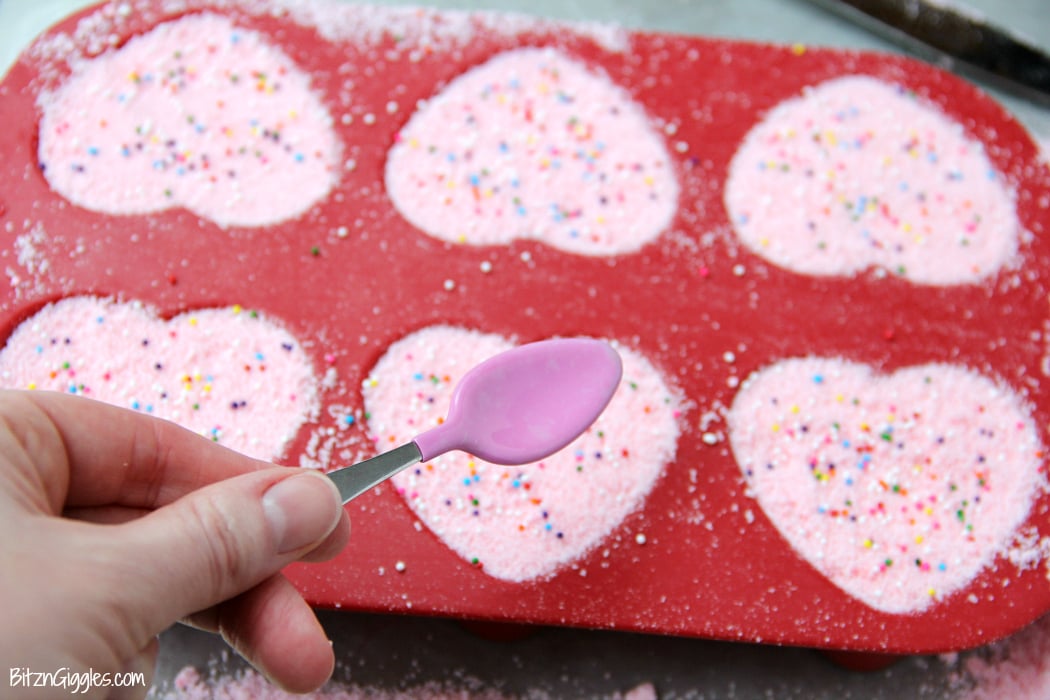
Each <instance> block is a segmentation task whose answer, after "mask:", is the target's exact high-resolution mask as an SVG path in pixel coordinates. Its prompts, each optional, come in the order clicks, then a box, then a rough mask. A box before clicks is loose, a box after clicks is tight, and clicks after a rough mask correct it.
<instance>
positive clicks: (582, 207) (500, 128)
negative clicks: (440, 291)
mask: <svg viewBox="0 0 1050 700" xmlns="http://www.w3.org/2000/svg"><path fill="white" fill-rule="evenodd" d="M386 185H387V190H388V192H389V194H390V197H391V199H392V201H393V202H394V204H395V206H396V207H397V208H398V210H399V211H400V212H401V213H402V215H404V216H405V218H407V219H408V220H409V221H410V222H412V223H413V224H414V225H415V226H417V227H419V228H420V229H422V230H423V231H424V232H426V233H428V234H430V235H432V236H436V237H438V238H441V239H444V240H448V241H454V242H458V243H468V244H482V245H490V244H499V243H507V242H509V241H511V240H512V239H516V238H529V239H536V240H539V241H542V242H544V243H546V244H548V245H551V246H554V247H556V248H559V249H561V250H566V251H570V252H574V253H579V254H583V255H614V254H617V253H624V252H630V251H633V250H637V249H638V248H641V247H642V246H644V245H645V244H646V243H648V242H649V241H651V240H653V239H654V238H656V237H657V236H658V235H660V233H661V232H663V231H664V230H665V229H666V228H667V227H668V225H669V224H670V221H671V219H672V217H673V216H674V213H675V209H676V206H677V204H678V191H679V187H678V183H677V180H676V179H675V175H674V172H673V168H672V165H671V162H670V158H669V156H668V154H667V150H666V148H665V147H664V144H663V141H662V140H661V139H660V137H659V136H658V135H657V134H656V133H655V131H654V130H653V129H652V127H651V126H650V124H649V120H648V118H647V116H646V114H645V112H644V111H643V110H642V108H641V107H640V106H639V105H637V104H636V103H635V102H634V101H633V100H632V99H631V97H630V95H628V94H627V92H626V91H624V90H623V89H622V88H620V87H618V86H616V85H615V84H613V83H612V82H611V81H610V80H609V78H608V77H607V76H604V75H601V74H599V73H596V72H593V71H591V70H589V69H588V68H587V67H586V66H584V65H582V64H581V63H579V62H578V61H576V60H574V59H572V58H569V57H568V56H566V55H564V54H563V53H561V52H559V51H557V50H555V49H550V48H546V49H519V50H515V51H508V52H506V53H504V54H501V55H498V56H496V57H495V58H493V59H492V60H490V61H489V62H488V63H485V64H484V65H482V66H479V67H478V68H474V69H472V70H470V71H468V72H467V73H465V74H463V75H462V76H460V77H459V78H457V79H456V80H454V81H452V82H451V83H450V84H449V85H448V86H447V87H446V88H445V89H444V90H443V91H442V92H441V93H439V94H438V95H436V96H434V97H433V98H431V99H430V100H428V101H427V102H426V103H425V104H423V105H422V106H421V107H420V108H419V110H418V111H417V112H416V113H415V114H414V115H413V116H412V118H411V119H410V120H409V122H408V123H407V124H406V125H405V127H404V128H403V129H402V130H401V131H400V132H399V133H398V135H397V140H396V143H395V144H394V146H393V148H392V149H391V150H390V153H389V157H388V160H387V166H386Z"/></svg>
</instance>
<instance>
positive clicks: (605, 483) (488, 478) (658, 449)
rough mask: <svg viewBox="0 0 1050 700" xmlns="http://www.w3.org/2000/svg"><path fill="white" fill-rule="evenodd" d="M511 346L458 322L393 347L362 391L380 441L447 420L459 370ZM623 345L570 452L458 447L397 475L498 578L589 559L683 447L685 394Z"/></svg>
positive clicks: (443, 529)
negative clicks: (602, 406)
mask: <svg viewBox="0 0 1050 700" xmlns="http://www.w3.org/2000/svg"><path fill="white" fill-rule="evenodd" d="M511 347H512V343H510V342H509V341H507V340H506V339H504V338H503V337H501V336H498V335H492V334H482V333H479V332H477V331H470V330H465V329H461V328H453V327H449V326H433V327H430V328H425V329H423V330H421V331H418V332H416V333H414V334H412V335H410V336H407V337H405V338H403V339H401V340H399V341H398V342H396V343H394V344H393V345H391V346H390V348H389V350H388V351H387V352H386V354H385V355H384V356H383V357H382V358H381V359H380V361H379V362H378V363H377V364H376V366H375V368H374V369H373V370H372V372H371V373H370V375H369V378H368V379H367V380H366V381H365V384H364V388H363V393H364V400H365V408H366V411H367V412H368V415H369V419H368V424H369V431H370V433H371V434H372V435H373V436H374V438H375V440H376V443H377V450H379V451H385V450H388V449H391V448H394V447H397V446H398V445H401V444H404V443H406V442H408V441H409V440H411V439H412V438H413V437H415V436H416V435H418V434H420V433H422V432H424V431H426V430H427V429H429V428H431V427H433V426H435V425H437V424H438V423H439V422H440V421H442V420H443V419H444V417H445V415H446V414H447V412H448V407H449V402H450V399H451V395H452V391H453V388H454V387H455V385H456V383H457V381H458V380H459V378H460V377H462V376H463V374H464V373H465V372H466V371H467V370H469V369H471V368H472V367H473V366H475V365H477V364H478V363H480V362H482V361H483V360H485V359H487V358H489V357H491V356H493V355H495V354H497V353H499V352H501V351H504V350H508V349H510V348H511ZM617 350H618V352H619V353H620V356H621V358H622V360H623V367H624V374H623V380H622V383H621V386H620V388H619V389H618V390H617V392H616V394H615V395H614V397H613V399H612V401H611V402H610V404H609V406H608V407H607V408H606V410H605V412H604V413H603V414H602V416H600V417H599V418H598V420H597V421H596V422H595V424H594V425H593V426H592V427H591V428H590V429H588V430H587V432H585V433H584V434H583V435H582V436H581V437H579V438H578V439H577V440H576V441H575V442H573V443H572V444H570V445H569V446H568V447H566V448H564V449H563V450H561V451H560V452H558V453H556V454H554V455H552V456H551V457H549V458H547V459H545V460H542V461H540V462H537V463H533V464H528V465H524V466H517V467H504V466H497V465H493V464H489V463H487V462H485V461H483V460H481V459H476V458H474V457H473V456H471V455H468V454H465V453H462V452H450V453H447V454H445V455H443V456H440V457H437V458H435V459H434V460H432V461H430V462H427V463H425V464H420V465H418V466H417V467H414V468H409V469H408V470H406V471H404V472H402V473H400V474H398V475H397V476H395V477H394V478H393V482H394V486H395V488H397V490H398V492H399V493H400V494H401V495H402V496H403V497H404V498H405V500H406V501H407V503H408V505H409V506H410V507H411V508H412V510H413V511H415V513H416V515H417V516H418V517H419V519H420V520H421V521H422V522H423V523H424V524H425V525H426V526H427V527H428V528H430V530H432V531H433V532H434V533H435V534H436V535H437V536H438V537H440V538H441V539H442V541H444V542H445V544H447V545H448V546H449V547H450V548H451V549H452V550H453V551H455V552H456V553H457V554H459V556H460V557H462V558H463V559H464V560H466V561H467V562H469V563H471V564H475V565H478V566H481V567H482V569H483V571H484V572H485V573H487V574H489V575H491V576H494V577H497V578H501V579H505V580H510V581H523V580H526V579H531V578H535V577H538V576H543V575H546V574H550V573H552V572H554V571H555V570H557V569H558V568H559V567H561V566H562V565H565V564H567V563H569V562H571V561H573V560H575V559H577V558H579V557H580V556H581V555H583V554H584V553H585V552H587V551H588V550H590V549H591V548H592V547H594V546H595V545H596V544H597V543H598V542H599V541H601V540H602V538H604V537H606V536H607V535H608V534H609V533H610V532H611V531H612V530H613V529H614V528H616V527H617V526H618V525H619V524H620V523H621V521H622V520H623V519H624V518H625V517H626V516H627V515H629V514H630V513H631V512H633V511H634V510H635V509H637V508H638V507H639V506H640V505H641V503H642V501H643V500H644V498H645V496H646V495H647V494H648V493H649V491H650V490H651V489H652V487H653V485H654V483H655V482H656V480H657V479H658V478H659V477H660V475H661V474H662V473H663V469H664V466H665V465H666V464H667V463H668V462H670V461H671V460H672V459H673V458H674V455H675V450H676V445H677V439H678V420H677V419H678V414H679V412H680V411H681V404H680V401H679V399H678V398H677V396H676V393H675V392H674V391H673V390H672V389H671V388H669V387H668V386H667V385H666V384H665V383H664V381H663V380H662V378H661V376H660V374H659V373H658V372H657V371H656V369H655V368H654V367H653V366H652V365H651V364H649V362H648V361H646V359H645V358H644V357H642V356H641V355H640V354H639V353H637V352H635V351H633V350H630V349H627V348H624V347H622V346H617Z"/></svg>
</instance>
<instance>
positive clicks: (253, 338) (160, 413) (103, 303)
mask: <svg viewBox="0 0 1050 700" xmlns="http://www.w3.org/2000/svg"><path fill="white" fill-rule="evenodd" d="M0 386H4V387H7V388H12V389H35V390H51V391H61V392H65V393H69V394H77V395H81V396H86V397H89V398H94V399H98V400H100V401H106V402H108V403H111V404H115V405H117V406H123V407H126V408H131V409H134V410H137V411H142V412H144V413H148V414H150V415H153V416H157V417H160V418H166V419H168V420H172V421H174V422H176V423H179V424H181V425H183V426H184V427H186V428H189V429H190V430H193V431H195V432H197V433H200V434H202V435H205V436H207V437H209V438H211V439H212V440H214V441H215V442H218V443H221V444H223V445H226V446H228V447H231V448H233V449H235V450H238V451H239V452H242V453H244V454H248V455H251V456H253V457H258V458H260V459H274V458H276V457H279V456H281V455H282V453H283V452H284V449H285V447H286V445H287V443H288V442H289V441H290V440H291V439H292V438H293V437H295V434H296V432H297V431H298V429H299V427H300V426H301V425H302V424H303V423H304V422H305V421H307V420H309V419H310V418H311V417H313V416H314V415H315V414H316V412H317V410H318V405H319V399H318V395H317V380H316V379H315V377H314V374H313V370H312V366H311V363H310V361H309V358H308V357H307V355H306V353H305V352H304V351H303V348H302V346H301V345H300V343H299V342H298V341H297V340H296V339H295V338H294V337H293V336H292V335H291V334H290V333H288V331H286V330H285V329H283V328H282V327H280V326H279V325H277V324H276V323H274V322H272V321H270V320H268V319H266V318H264V317H261V316H258V315H257V314H255V313H253V312H250V311H246V310H242V309H241V308H240V307H236V306H234V307H229V308H222V309H200V310H197V311H191V312H188V313H184V314H181V315H179V316H176V317H174V318H172V319H170V320H164V319H161V318H159V317H158V316H157V314H156V312H155V311H153V310H152V309H150V308H148V307H145V306H142V305H140V304H135V303H118V302H115V301H112V300H108V299H99V298H95V297H70V298H67V299H64V300H62V301H58V302H55V303H53V304H50V305H48V306H46V307H44V308H43V309H41V310H40V311H39V312H37V313H36V314H35V315H33V316H32V317H30V318H29V319H27V320H26V321H24V322H23V323H22V324H20V325H19V326H18V327H17V328H16V329H15V330H14V332H13V333H12V334H11V336H10V337H9V338H8V339H7V342H6V344H5V345H4V347H3V349H0Z"/></svg>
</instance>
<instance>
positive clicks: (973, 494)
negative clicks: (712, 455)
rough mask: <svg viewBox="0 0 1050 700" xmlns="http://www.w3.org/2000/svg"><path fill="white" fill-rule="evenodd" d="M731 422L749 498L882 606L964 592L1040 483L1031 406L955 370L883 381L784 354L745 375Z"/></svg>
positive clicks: (829, 362)
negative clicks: (767, 365) (1029, 408)
mask: <svg viewBox="0 0 1050 700" xmlns="http://www.w3.org/2000/svg"><path fill="white" fill-rule="evenodd" d="M729 429H730V438H731V440H732V447H733V453H734V455H735V456H736V460H737V463H738V464H739V466H740V469H741V470H742V471H743V472H744V475H745V477H746V479H747V483H748V486H749V489H750V492H751V495H753V496H754V498H755V499H757V501H758V503H759V504H760V505H761V506H762V509H763V510H764V511H765V513H766V515H768V516H769V519H770V520H771V521H772V522H773V524H774V525H776V527H777V529H779V530H780V532H781V534H782V535H783V536H784V538H785V539H787V541H788V542H790V543H791V546H792V547H794V548H795V550H796V551H797V552H798V553H799V554H800V555H801V556H802V557H804V558H805V559H806V560H808V561H809V562H810V563H811V564H812V565H813V566H814V567H816V568H817V569H818V570H819V571H821V572H822V573H823V574H824V575H825V576H827V577H828V578H829V579H830V580H831V581H832V582H834V583H835V584H836V585H837V586H839V587H840V588H841V589H842V590H844V591H846V592H847V593H849V594H850V595H852V596H854V597H856V598H858V599H859V600H861V601H863V602H864V603H866V604H868V605H869V606H871V607H873V608H876V609H878V610H883V611H886V612H891V613H907V612H913V611H919V610H922V609H924V608H926V607H928V606H929V605H931V604H933V603H934V602H936V601H938V600H941V599H943V598H945V597H947V596H949V595H951V594H952V593H953V592H955V591H958V590H959V589H961V588H963V587H965V586H966V585H967V584H968V583H969V582H970V581H971V580H972V579H973V578H974V577H975V576H976V575H977V573H978V572H979V571H980V570H981V569H982V568H984V567H985V566H987V565H988V564H989V563H990V562H991V561H992V560H993V558H994V557H995V556H996V554H997V553H998V552H999V551H1000V550H1002V549H1003V548H1004V547H1005V546H1006V545H1007V543H1008V542H1009V540H1010V538H1011V535H1012V534H1013V532H1014V530H1015V529H1016V528H1017V527H1018V526H1019V525H1020V524H1021V523H1022V522H1023V521H1024V520H1025V519H1026V517H1027V514H1028V511H1029V508H1030V506H1031V503H1032V501H1033V498H1034V496H1035V494H1036V493H1037V491H1038V490H1039V489H1040V488H1042V487H1043V485H1044V478H1043V475H1042V472H1041V465H1042V461H1043V446H1042V445H1041V443H1040V440H1039V437H1038V435H1037V431H1036V428H1035V425H1034V423H1033V421H1032V418H1031V416H1030V415H1029V411H1028V409H1027V407H1026V405H1025V404H1024V403H1023V402H1022V401H1021V400H1020V399H1019V398H1018V397H1017V396H1016V395H1015V394H1014V393H1013V392H1012V391H1010V390H1009V389H1007V388H1006V387H1004V386H1001V385H999V384H997V383H995V382H993V381H991V380H990V379H988V378H986V377H984V376H982V375H980V374H977V373H975V372H973V371H971V370H968V369H965V368H962V367H957V366H951V365H945V364H930V365H923V366H916V367H910V368H907V369H901V370H898V371H897V372H895V373H893V374H889V375H882V374H877V373H875V372H874V371H872V370H871V369H870V368H869V367H867V366H865V365H859V364H853V363H850V362H846V361H843V360H837V359H818V358H805V359H790V360H784V361H781V362H779V363H777V364H774V365H772V366H770V367H768V368H766V369H763V370H761V371H759V372H757V373H755V374H754V375H752V376H751V377H750V378H749V379H748V380H747V381H746V382H745V384H744V385H743V388H742V389H741V390H740V392H739V394H738V395H737V397H736V399H735V400H734V402H733V406H732V409H731V411H730V414H729Z"/></svg>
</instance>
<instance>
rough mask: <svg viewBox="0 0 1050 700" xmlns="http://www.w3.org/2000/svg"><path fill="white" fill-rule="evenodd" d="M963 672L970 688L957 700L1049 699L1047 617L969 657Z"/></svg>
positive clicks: (1049, 634)
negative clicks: (968, 679)
mask: <svg viewBox="0 0 1050 700" xmlns="http://www.w3.org/2000/svg"><path fill="white" fill-rule="evenodd" d="M963 668H964V669H965V671H966V673H967V675H968V676H969V678H970V680H971V681H972V683H973V687H972V688H971V689H969V690H967V692H965V693H963V695H962V696H961V697H960V698H959V700H1046V698H1050V616H1048V617H1044V618H1042V619H1041V620H1038V621H1036V622H1035V623H1033V624H1032V625H1030V626H1029V627H1027V628H1026V629H1024V630H1022V631H1021V632H1018V633H1017V634H1015V635H1013V636H1012V637H1010V638H1008V639H1005V640H1003V641H1001V642H997V643H996V644H992V645H990V646H989V647H988V648H987V649H984V650H982V651H981V653H979V654H974V655H971V656H969V657H968V658H967V659H966V661H965V662H964V665H963Z"/></svg>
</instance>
